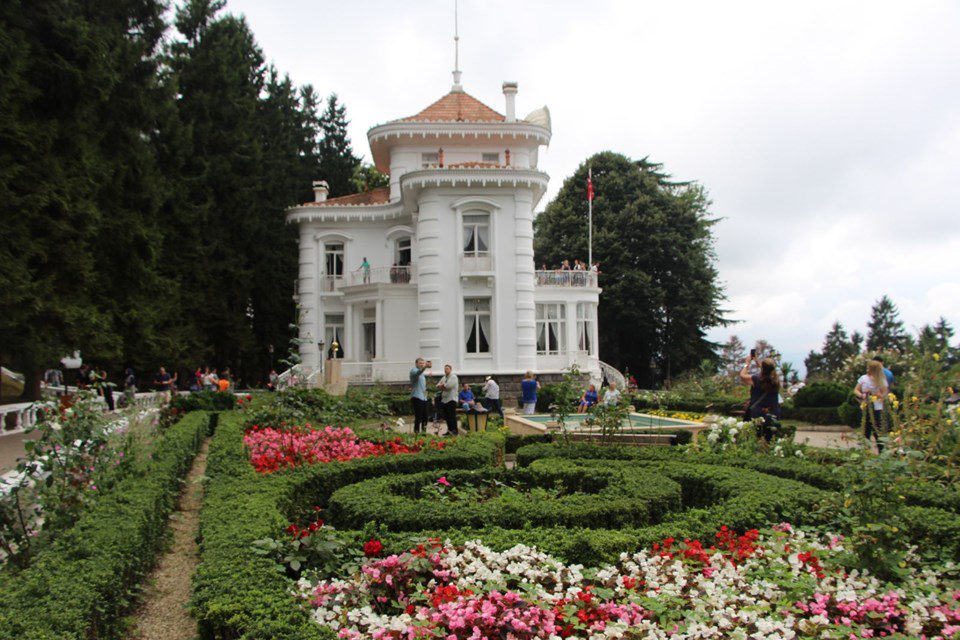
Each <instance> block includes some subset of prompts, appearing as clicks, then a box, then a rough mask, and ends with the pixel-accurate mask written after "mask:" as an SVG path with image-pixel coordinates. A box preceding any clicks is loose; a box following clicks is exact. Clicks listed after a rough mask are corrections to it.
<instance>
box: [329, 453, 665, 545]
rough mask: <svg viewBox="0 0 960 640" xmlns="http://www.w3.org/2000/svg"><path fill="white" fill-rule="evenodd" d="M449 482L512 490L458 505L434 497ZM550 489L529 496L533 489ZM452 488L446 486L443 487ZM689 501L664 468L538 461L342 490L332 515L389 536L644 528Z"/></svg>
mask: <svg viewBox="0 0 960 640" xmlns="http://www.w3.org/2000/svg"><path fill="white" fill-rule="evenodd" d="M441 477H443V478H444V479H445V481H446V482H449V487H450V491H453V490H455V489H456V488H457V487H476V486H477V485H483V484H487V485H489V484H492V483H494V482H499V483H505V484H509V485H510V486H512V487H519V490H517V489H512V490H511V489H508V490H505V491H503V492H501V493H499V494H496V492H494V495H492V496H490V497H489V498H488V499H485V500H482V501H479V500H472V499H467V500H456V499H450V498H448V497H447V496H448V495H450V494H447V493H445V494H444V495H440V494H438V493H437V492H428V495H424V488H425V487H429V486H436V483H437V481H438V479H440V478H441ZM535 487H536V488H541V489H547V490H550V491H547V492H543V491H541V492H536V493H530V491H529V490H530V489H533V488H535ZM445 491H446V488H445ZM682 504H683V500H682V488H681V486H680V484H679V483H677V482H674V481H673V480H671V479H670V478H669V477H665V476H663V475H662V474H661V473H659V472H658V470H656V469H653V468H648V467H642V466H630V465H622V464H620V465H617V464H610V465H581V464H579V463H578V462H576V461H569V460H540V461H537V462H535V463H534V464H532V465H530V466H529V467H527V468H523V469H513V470H507V469H482V470H473V471H462V470H446V471H437V472H427V473H417V474H410V475H391V476H385V477H382V478H376V479H373V480H366V481H364V482H359V483H357V484H353V485H350V486H347V487H344V488H342V489H340V490H338V491H336V492H335V493H334V494H333V496H332V497H331V498H330V502H329V505H328V516H329V517H330V518H331V519H332V522H333V523H334V524H335V526H337V527H339V528H362V527H363V526H364V525H365V524H367V523H369V522H375V523H378V524H381V525H383V526H386V527H387V528H388V529H390V530H391V531H419V530H422V529H447V528H457V527H486V526H499V527H504V528H511V529H512V528H521V527H525V526H538V527H545V526H546V527H552V526H561V527H583V526H590V527H599V528H618V527H622V526H646V525H651V524H655V523H657V522H660V521H661V520H662V519H663V517H664V516H665V515H666V514H668V513H669V512H671V511H675V510H677V509H680V508H681V506H682Z"/></svg>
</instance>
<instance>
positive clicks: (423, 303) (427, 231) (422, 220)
mask: <svg viewBox="0 0 960 640" xmlns="http://www.w3.org/2000/svg"><path fill="white" fill-rule="evenodd" d="M419 209H420V215H419V219H418V221H417V242H416V251H417V256H416V263H417V313H418V323H417V333H418V335H419V342H420V355H422V356H423V357H424V358H426V359H427V360H433V361H434V363H435V366H439V363H441V362H443V361H444V359H451V358H452V356H453V354H444V353H442V347H443V344H442V340H441V326H440V325H441V319H440V315H441V305H442V304H447V305H455V303H456V301H455V300H446V301H444V300H443V299H442V295H441V290H442V288H443V287H442V276H441V269H442V267H443V257H444V256H443V255H442V254H443V249H444V247H443V243H442V241H441V237H440V236H441V226H442V221H441V219H440V216H441V215H442V214H443V211H442V209H443V206H442V202H441V200H440V199H439V198H437V197H436V196H430V197H423V198H421V199H420V201H419ZM449 213H450V215H451V216H452V215H453V212H449ZM446 244H448V245H450V246H451V247H452V246H453V244H454V243H453V242H452V241H451V240H447V241H446ZM451 329H452V330H454V331H455V330H456V327H451Z"/></svg>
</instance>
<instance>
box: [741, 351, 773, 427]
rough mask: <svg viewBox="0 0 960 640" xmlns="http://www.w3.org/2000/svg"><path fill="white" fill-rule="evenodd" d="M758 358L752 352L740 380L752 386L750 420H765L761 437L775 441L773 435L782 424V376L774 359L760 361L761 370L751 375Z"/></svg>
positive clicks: (748, 406)
mask: <svg viewBox="0 0 960 640" xmlns="http://www.w3.org/2000/svg"><path fill="white" fill-rule="evenodd" d="M755 357H756V356H755V355H754V352H751V353H750V355H749V356H747V360H746V362H745V363H744V365H743V369H741V370H740V380H741V381H743V383H744V384H749V385H750V404H748V405H747V413H748V415H749V416H750V418H753V419H757V418H760V419H762V420H763V423H762V424H761V425H760V435H761V436H763V439H764V440H766V441H767V442H770V440H772V439H773V433H774V431H775V430H776V428H777V426H779V422H780V376H779V375H778V374H777V363H776V362H775V361H774V360H773V358H764V359H763V360H761V361H760V370H759V371H758V372H757V373H753V374H751V373H750V366H751V364H753V360H754V358H755Z"/></svg>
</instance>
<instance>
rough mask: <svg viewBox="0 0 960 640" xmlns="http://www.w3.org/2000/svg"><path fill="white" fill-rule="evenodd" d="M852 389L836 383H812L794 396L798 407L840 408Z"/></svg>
mask: <svg viewBox="0 0 960 640" xmlns="http://www.w3.org/2000/svg"><path fill="white" fill-rule="evenodd" d="M849 395H850V389H848V388H847V387H845V386H843V385H842V384H837V383H836V382H811V383H810V384H808V385H806V386H805V387H803V388H802V389H800V390H799V391H797V393H796V395H794V396H793V402H794V404H795V405H796V406H797V407H838V406H840V405H841V404H843V403H844V402H846V400H847V396H849Z"/></svg>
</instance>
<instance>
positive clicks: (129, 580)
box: [0, 413, 216, 640]
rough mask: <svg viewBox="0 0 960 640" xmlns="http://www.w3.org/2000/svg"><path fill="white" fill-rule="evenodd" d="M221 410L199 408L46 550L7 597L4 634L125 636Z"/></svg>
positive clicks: (1, 613) (35, 639) (1, 617)
mask: <svg viewBox="0 0 960 640" xmlns="http://www.w3.org/2000/svg"><path fill="white" fill-rule="evenodd" d="M215 422H216V416H215V415H214V416H210V415H209V414H207V413H193V414H190V415H188V416H186V417H184V418H183V419H182V420H180V421H179V422H177V423H176V424H175V425H173V426H172V427H170V428H169V429H168V430H167V431H165V432H164V433H163V435H162V436H159V439H158V442H157V444H156V446H155V449H154V454H153V459H152V460H148V461H145V462H144V463H143V464H142V466H138V467H137V468H135V469H134V470H133V471H132V472H131V473H130V475H128V476H127V477H125V478H124V479H123V480H121V481H120V482H119V483H118V484H117V485H116V487H114V489H113V490H112V491H111V492H109V493H107V494H105V495H103V496H101V497H100V499H99V501H98V502H97V503H96V504H95V505H94V506H92V507H91V508H90V510H89V511H87V512H86V513H84V514H83V515H82V516H81V518H80V520H78V521H77V524H76V525H75V526H74V527H73V528H71V529H70V530H68V531H66V532H65V533H64V534H63V535H62V536H61V537H60V538H59V539H58V540H57V541H56V542H54V544H53V545H52V546H51V547H50V548H49V549H46V550H44V551H42V552H41V553H40V554H39V555H38V556H37V558H36V560H35V561H34V563H33V564H32V565H31V566H30V568H28V569H26V570H24V571H23V572H22V573H20V574H19V575H18V576H17V577H16V579H12V580H10V581H9V584H8V585H7V587H8V588H7V589H6V592H5V593H4V596H3V598H2V599H0V638H3V639H7V638H9V639H11V640H12V639H14V638H30V639H31V640H47V639H50V640H52V639H54V638H56V639H57V640H74V639H75V640H81V639H85V638H112V637H118V635H119V633H120V632H121V630H122V615H123V614H124V612H125V611H126V609H127V608H128V607H129V605H130V604H131V603H132V600H133V597H134V595H135V593H136V587H137V585H138V584H139V582H140V580H141V578H142V577H143V576H144V575H145V574H146V573H147V571H149V570H150V568H151V567H152V566H153V564H154V561H155V560H156V557H157V555H158V553H159V552H160V550H161V547H162V544H163V540H164V535H165V533H166V531H167V524H168V518H169V516H170V513H171V512H172V511H173V509H174V507H175V505H176V500H177V496H178V495H179V494H180V490H181V479H182V478H183V477H184V476H185V475H186V473H187V471H188V470H189V469H190V466H191V464H192V463H193V459H194V457H195V456H196V453H197V451H198V450H199V448H200V444H201V442H202V441H203V439H204V437H205V436H206V435H207V434H208V432H209V430H210V429H211V428H212V426H213V425H214V423H215Z"/></svg>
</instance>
